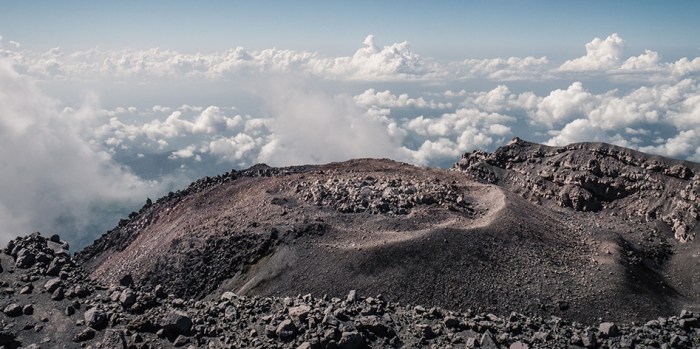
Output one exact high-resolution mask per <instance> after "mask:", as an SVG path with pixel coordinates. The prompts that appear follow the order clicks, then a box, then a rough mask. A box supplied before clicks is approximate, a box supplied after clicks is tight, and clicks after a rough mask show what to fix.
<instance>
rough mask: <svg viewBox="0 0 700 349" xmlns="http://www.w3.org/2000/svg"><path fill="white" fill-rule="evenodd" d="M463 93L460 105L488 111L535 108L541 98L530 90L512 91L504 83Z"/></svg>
mask: <svg viewBox="0 0 700 349" xmlns="http://www.w3.org/2000/svg"><path fill="white" fill-rule="evenodd" d="M464 95H465V96H466V98H465V100H464V101H463V102H462V104H461V105H462V106H464V107H467V108H468V107H473V108H477V109H480V110H486V111H489V112H512V111H518V110H520V111H523V110H525V111H526V110H530V109H533V108H535V107H536V106H537V104H538V103H539V102H540V100H541V98H539V97H537V96H536V95H535V94H534V93H533V92H531V91H527V92H523V93H519V94H518V93H513V92H511V91H510V89H509V88H508V86H505V85H498V86H496V87H495V88H494V89H493V90H490V91H480V92H473V93H469V94H466V93H465V94H464Z"/></svg>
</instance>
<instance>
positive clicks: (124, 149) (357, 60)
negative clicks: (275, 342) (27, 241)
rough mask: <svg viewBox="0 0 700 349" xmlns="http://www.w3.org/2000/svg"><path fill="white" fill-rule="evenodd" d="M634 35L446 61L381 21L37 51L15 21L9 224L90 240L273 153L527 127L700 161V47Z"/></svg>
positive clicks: (282, 159) (8, 122)
mask: <svg viewBox="0 0 700 349" xmlns="http://www.w3.org/2000/svg"><path fill="white" fill-rule="evenodd" d="M625 46H626V45H625V41H624V40H623V39H622V38H621V37H620V36H619V35H617V34H611V35H610V36H608V37H606V38H604V39H601V38H595V39H593V40H592V41H591V42H589V43H588V44H587V45H586V46H585V54H584V55H582V56H581V57H573V58H571V59H568V60H564V61H563V62H555V61H552V60H550V59H549V58H547V57H545V56H541V57H504V58H499V57H496V58H490V59H464V60H461V61H456V62H447V63H445V62H440V61H439V60H436V59H433V58H431V57H424V56H422V55H419V54H417V53H416V52H414V51H413V49H412V48H411V47H410V45H409V44H408V43H407V42H401V43H394V44H389V45H381V44H379V43H378V42H377V39H376V38H374V36H371V35H370V36H368V37H367V38H366V39H365V40H364V42H363V43H362V44H361V47H360V48H358V49H357V50H356V51H355V53H354V54H352V55H350V56H344V57H328V56H324V55H322V54H321V53H319V52H306V51H294V50H281V49H275V48H272V49H266V50H261V51H248V50H245V49H244V48H241V47H237V48H233V49H230V50H226V51H222V52H214V53H197V54H186V53H181V52H177V51H173V50H162V49H155V48H154V49H149V50H134V49H124V50H120V51H105V50H99V49H89V50H85V51H75V52H64V50H62V49H60V48H56V49H51V50H48V51H46V52H33V51H30V50H26V49H23V46H22V45H21V44H20V43H17V42H12V41H8V42H7V43H5V42H4V41H2V39H0V57H2V58H0V110H2V111H3V113H0V161H2V163H3V164H4V168H6V169H7V170H6V171H3V172H2V173H0V176H1V178H0V238H2V239H4V240H6V239H8V238H9V237H10V236H13V235H17V234H23V233H27V232H30V231H35V230H41V231H44V232H46V233H50V232H53V231H56V230H60V231H59V232H61V233H62V234H64V235H66V236H67V237H68V238H69V239H73V241H76V242H79V243H85V242H87V240H88V239H89V238H91V237H94V236H95V235H96V234H99V233H101V232H103V231H104V230H105V229H106V228H108V227H110V226H112V225H113V224H114V223H116V221H117V219H118V218H120V217H123V215H124V213H125V212H127V211H128V208H136V207H138V206H139V203H141V202H143V201H144V200H145V198H146V197H147V196H153V197H157V196H158V195H161V194H162V193H164V192H165V191H167V190H170V189H172V188H173V185H175V184H173V183H178V185H179V184H182V183H185V182H187V181H188V180H193V179H196V178H197V177H200V176H204V175H213V174H217V173H218V172H221V171H222V170H224V169H225V170H228V169H231V168H238V169H240V168H244V167H248V166H251V165H253V164H255V163H259V162H266V163H268V164H270V165H275V166H282V165H294V164H306V163H324V162H330V161H342V160H346V159H350V158H357V157H389V158H393V159H396V160H400V161H406V162H411V163H414V164H418V165H427V166H448V165H450V164H451V163H453V162H454V161H456V160H457V159H458V158H459V156H460V155H461V154H462V153H464V152H467V151H471V150H474V149H486V150H492V149H493V148H494V147H496V146H499V145H501V144H503V143H505V142H506V141H507V140H508V139H509V138H511V137H513V136H520V137H523V138H526V139H531V140H533V141H540V142H544V143H548V144H551V145H563V144H568V143H571V142H581V141H602V142H609V143H614V144H618V145H622V146H626V147H631V148H635V149H639V150H642V151H645V152H650V153H655V154H660V155H665V156H670V157H675V158H680V159H688V160H693V161H700V140H699V139H700V137H698V136H700V81H699V80H698V72H700V58H697V57H694V58H693V57H687V58H681V59H678V60H676V61H671V62H665V61H663V59H662V55H661V54H659V53H658V52H656V51H653V50H651V49H647V50H645V51H644V52H637V53H634V54H632V55H628V54H627V53H626V50H625ZM100 83H104V84H105V86H110V87H111V86H116V85H124V86H148V89H152V90H158V89H164V90H168V91H170V90H171V89H175V90H177V91H179V92H181V93H180V95H184V96H187V95H188V94H195V93H200V94H201V92H202V91H199V90H198V89H201V88H204V89H205V91H204V92H205V93H207V92H209V91H211V92H218V91H217V89H222V88H223V89H226V88H233V87H240V86H241V85H245V89H244V91H245V95H244V96H243V98H242V100H250V101H254V103H253V104H254V105H255V106H254V107H248V108H245V107H242V106H240V105H235V103H233V102H230V101H229V100H228V98H227V97H228V95H225V94H224V95H223V96H224V97H220V98H219V99H218V100H217V101H216V102H215V103H203V104H201V105H198V103H192V101H191V100H182V101H181V102H180V103H174V104H173V103H164V102H163V101H160V100H157V101H156V100H154V101H151V100H147V99H144V100H121V101H120V100H118V99H117V104H116V105H115V104H114V102H113V103H112V105H109V106H102V105H101V103H100V102H99V100H100V97H101V96H105V95H107V94H109V93H111V92H112V91H111V90H110V89H105V90H100V86H102V85H100ZM209 84H211V85H209ZM72 85H78V86H91V87H90V88H87V90H88V92H87V93H85V95H84V97H82V99H81V100H82V102H81V103H80V104H78V105H71V104H67V103H65V102H63V101H61V100H59V99H58V98H56V97H50V96H49V95H48V94H47V92H45V91H43V89H42V88H40V87H39V86H49V87H50V86H57V87H59V88H61V87H63V86H72ZM173 86H175V87H173ZM90 89H95V90H94V91H90ZM206 89H209V90H206ZM81 92H84V91H81ZM119 103H121V104H119ZM232 104H234V105H232ZM134 105H137V107H134ZM144 105H147V107H144Z"/></svg>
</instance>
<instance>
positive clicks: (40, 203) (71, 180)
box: [0, 59, 156, 243]
mask: <svg viewBox="0 0 700 349" xmlns="http://www.w3.org/2000/svg"><path fill="white" fill-rule="evenodd" d="M0 110H2V113H0V162H1V163H3V171H0V218H1V219H0V240H2V242H6V241H7V240H8V239H10V238H11V237H13V236H16V235H19V234H26V233H28V232H31V231H36V230H40V231H42V232H45V233H54V232H58V233H62V234H64V235H65V237H66V238H68V239H70V240H72V241H78V242H82V243H85V242H86V241H84V240H82V239H84V238H86V235H87V234H95V233H96V232H95V231H89V232H88V231H87V230H90V229H99V230H98V231H100V230H101V229H105V228H107V227H108V226H110V225H113V224H115V223H116V220H117V217H119V215H116V214H115V212H111V214H110V213H109V211H104V210H102V209H97V208H98V207H102V208H105V207H115V206H116V207H122V208H121V210H124V207H125V206H126V207H130V206H131V207H133V205H134V204H135V203H137V202H141V201H142V200H145V197H146V196H147V195H149V194H151V193H153V192H154V191H155V190H156V188H155V186H156V185H155V183H149V182H145V181H143V180H141V179H140V178H138V177H136V176H134V175H133V174H132V173H130V172H129V171H126V170H124V169H123V168H122V167H121V166H119V165H118V164H117V163H115V162H114V161H113V160H112V159H111V157H110V155H109V154H108V153H106V152H104V151H102V150H101V149H100V148H99V147H95V146H94V144H93V143H92V142H91V141H90V140H89V139H85V137H84V136H85V135H86V134H88V133H90V130H91V129H92V127H93V126H94V124H93V122H97V121H98V120H94V119H91V118H89V117H88V115H92V114H93V110H94V108H93V106H92V105H91V101H90V100H88V101H86V105H84V106H83V107H82V108H80V109H78V110H75V111H71V110H69V112H59V111H58V104H57V101H55V100H54V99H52V98H49V97H47V96H46V95H45V94H44V93H42V92H41V91H40V90H39V89H38V88H37V87H36V85H35V84H34V83H33V82H32V81H31V80H30V79H28V78H26V77H24V76H21V75H20V74H18V73H17V72H16V71H15V70H14V69H13V68H12V67H11V65H10V64H9V63H8V62H7V61H6V60H3V59H0ZM96 210H97V211H99V212H96ZM112 210H114V208H112ZM117 211H119V209H118V210H117ZM119 213H120V214H123V212H119ZM93 237H94V235H93Z"/></svg>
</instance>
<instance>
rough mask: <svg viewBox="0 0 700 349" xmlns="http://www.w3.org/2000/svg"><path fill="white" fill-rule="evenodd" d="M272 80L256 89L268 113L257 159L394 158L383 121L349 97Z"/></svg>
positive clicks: (299, 161)
mask: <svg viewBox="0 0 700 349" xmlns="http://www.w3.org/2000/svg"><path fill="white" fill-rule="evenodd" d="M271 84H272V86H269V87H264V88H262V89H261V90H260V91H259V92H258V93H260V95H261V98H262V99H263V105H264V108H265V110H266V113H267V114H269V115H271V116H272V117H271V119H270V121H269V126H268V127H269V129H270V132H271V136H270V142H268V143H267V144H265V146H263V148H262V151H261V152H260V157H259V159H260V161H262V162H266V163H272V164H275V165H292V164H306V163H325V162H332V161H340V160H346V159H350V158H356V157H391V158H397V157H398V154H397V153H396V149H397V148H398V146H397V145H396V144H394V143H393V140H392V138H391V137H390V135H389V134H388V131H387V125H384V124H382V123H381V122H380V121H378V120H376V119H375V118H373V117H372V116H370V115H367V114H366V113H365V112H364V111H363V110H362V109H360V108H359V107H358V106H357V105H356V104H355V102H354V101H353V99H352V97H351V96H348V95H335V96H333V95H328V94H326V93H324V92H322V91H318V90H314V89H312V88H310V87H308V86H305V85H304V84H303V82H301V81H290V80H284V79H276V80H275V81H274V82H272V83H271Z"/></svg>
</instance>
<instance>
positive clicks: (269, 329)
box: [265, 325, 277, 338]
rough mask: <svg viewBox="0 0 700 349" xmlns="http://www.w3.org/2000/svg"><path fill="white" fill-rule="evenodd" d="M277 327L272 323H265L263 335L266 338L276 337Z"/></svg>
mask: <svg viewBox="0 0 700 349" xmlns="http://www.w3.org/2000/svg"><path fill="white" fill-rule="evenodd" d="M276 331H277V328H276V327H275V326H272V325H265V336H267V337H268V338H275V337H277V332H276Z"/></svg>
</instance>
